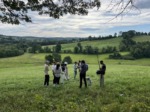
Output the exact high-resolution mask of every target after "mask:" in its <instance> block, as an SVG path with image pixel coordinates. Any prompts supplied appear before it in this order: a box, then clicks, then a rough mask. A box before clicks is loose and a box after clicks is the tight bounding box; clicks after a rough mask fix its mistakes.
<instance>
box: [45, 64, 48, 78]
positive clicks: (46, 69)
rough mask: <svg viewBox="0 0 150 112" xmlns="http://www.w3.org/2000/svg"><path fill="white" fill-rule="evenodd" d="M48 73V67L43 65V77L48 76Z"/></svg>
mask: <svg viewBox="0 0 150 112" xmlns="http://www.w3.org/2000/svg"><path fill="white" fill-rule="evenodd" d="M48 71H49V67H48V65H47V64H45V65H44V72H45V75H48Z"/></svg>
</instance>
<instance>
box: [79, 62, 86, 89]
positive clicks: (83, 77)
mask: <svg viewBox="0 0 150 112" xmlns="http://www.w3.org/2000/svg"><path fill="white" fill-rule="evenodd" d="M86 71H87V66H86V63H85V61H84V60H82V61H81V70H80V86H79V88H82V80H84V84H85V87H87V83H86Z"/></svg>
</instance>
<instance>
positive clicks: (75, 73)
mask: <svg viewBox="0 0 150 112" xmlns="http://www.w3.org/2000/svg"><path fill="white" fill-rule="evenodd" d="M76 75H77V71H74V79H75V78H76Z"/></svg>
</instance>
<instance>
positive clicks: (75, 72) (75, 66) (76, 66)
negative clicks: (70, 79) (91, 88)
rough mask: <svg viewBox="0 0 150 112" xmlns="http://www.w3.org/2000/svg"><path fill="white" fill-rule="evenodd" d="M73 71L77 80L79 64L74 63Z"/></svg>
mask: <svg viewBox="0 0 150 112" xmlns="http://www.w3.org/2000/svg"><path fill="white" fill-rule="evenodd" d="M73 69H74V79H75V78H76V75H77V69H78V65H77V62H74V65H73Z"/></svg>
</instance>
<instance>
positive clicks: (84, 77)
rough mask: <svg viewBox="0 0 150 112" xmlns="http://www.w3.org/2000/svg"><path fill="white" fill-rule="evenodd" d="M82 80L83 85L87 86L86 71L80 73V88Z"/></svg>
mask: <svg viewBox="0 0 150 112" xmlns="http://www.w3.org/2000/svg"><path fill="white" fill-rule="evenodd" d="M82 80H84V84H85V87H87V83H86V73H80V88H81V87H82Z"/></svg>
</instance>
